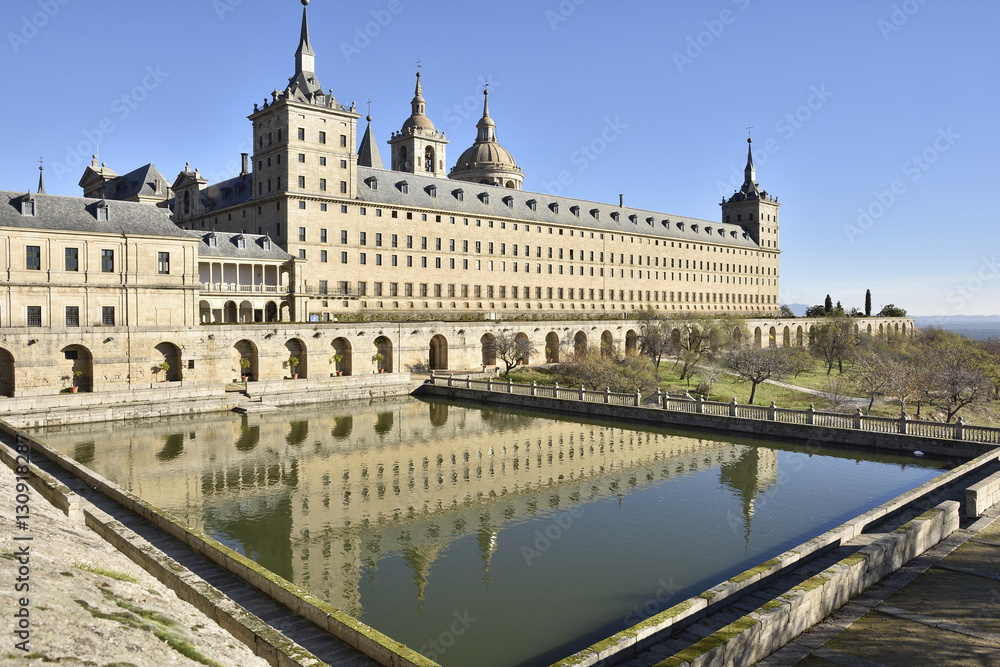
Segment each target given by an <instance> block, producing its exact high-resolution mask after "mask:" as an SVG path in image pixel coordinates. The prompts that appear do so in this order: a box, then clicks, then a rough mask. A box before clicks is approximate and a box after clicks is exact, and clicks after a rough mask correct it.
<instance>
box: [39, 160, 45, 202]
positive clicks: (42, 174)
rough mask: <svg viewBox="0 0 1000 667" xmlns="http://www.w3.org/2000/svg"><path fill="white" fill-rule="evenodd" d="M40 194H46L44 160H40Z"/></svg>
mask: <svg viewBox="0 0 1000 667" xmlns="http://www.w3.org/2000/svg"><path fill="white" fill-rule="evenodd" d="M38 194H40V195H44V194H45V165H43V164H42V158H38Z"/></svg>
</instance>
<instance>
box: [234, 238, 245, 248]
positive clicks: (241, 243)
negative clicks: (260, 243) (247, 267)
mask: <svg viewBox="0 0 1000 667" xmlns="http://www.w3.org/2000/svg"><path fill="white" fill-rule="evenodd" d="M236 247H237V248H239V249H240V250H246V249H247V240H246V237H245V236H237V237H236Z"/></svg>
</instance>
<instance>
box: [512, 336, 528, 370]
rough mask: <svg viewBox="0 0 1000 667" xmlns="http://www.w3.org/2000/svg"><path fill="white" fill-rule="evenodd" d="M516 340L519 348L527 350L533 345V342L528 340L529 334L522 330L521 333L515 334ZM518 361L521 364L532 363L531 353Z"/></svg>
mask: <svg viewBox="0 0 1000 667" xmlns="http://www.w3.org/2000/svg"><path fill="white" fill-rule="evenodd" d="M514 342H515V343H516V345H517V349H519V350H527V349H529V348H530V347H531V344H530V342H529V341H528V334H526V333H524V332H523V331H522V332H520V333H518V334H517V335H516V336H514ZM518 363H521V364H524V365H528V364H530V363H531V354H526V355H524V356H523V357H521V358H520V359H518Z"/></svg>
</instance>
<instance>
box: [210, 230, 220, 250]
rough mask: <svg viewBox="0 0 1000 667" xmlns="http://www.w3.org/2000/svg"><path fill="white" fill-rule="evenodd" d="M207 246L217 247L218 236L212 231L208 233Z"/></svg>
mask: <svg viewBox="0 0 1000 667" xmlns="http://www.w3.org/2000/svg"><path fill="white" fill-rule="evenodd" d="M208 247H209V248H218V247H219V237H218V236H216V235H215V234H214V233H213V234H209V235H208Z"/></svg>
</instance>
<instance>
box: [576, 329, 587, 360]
mask: <svg viewBox="0 0 1000 667" xmlns="http://www.w3.org/2000/svg"><path fill="white" fill-rule="evenodd" d="M586 353H587V334H585V333H584V332H582V331H577V332H576V335H575V336H573V354H575V355H576V356H580V355H581V354H586Z"/></svg>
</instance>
